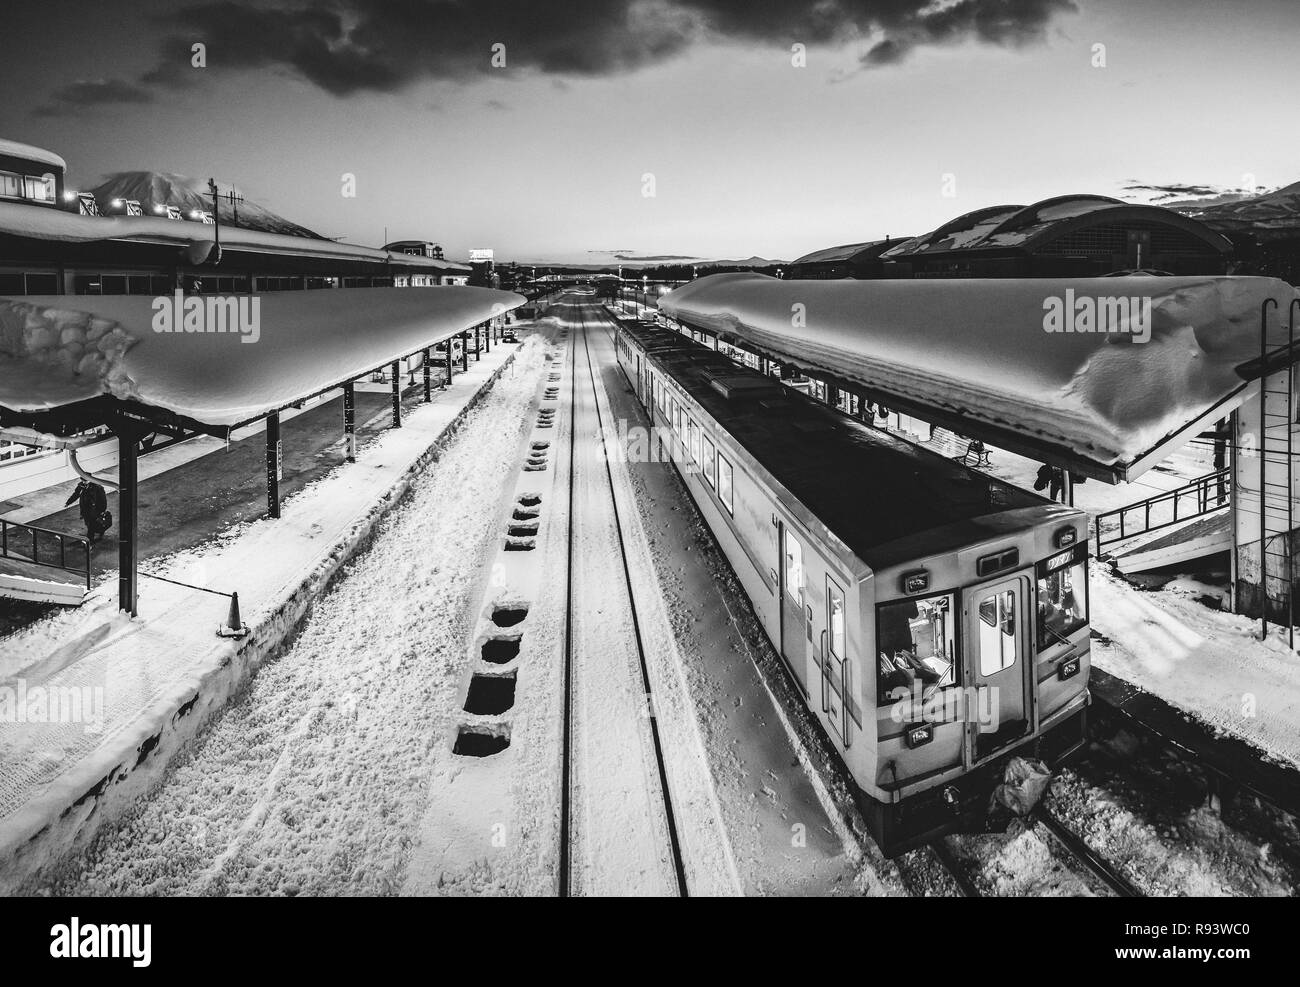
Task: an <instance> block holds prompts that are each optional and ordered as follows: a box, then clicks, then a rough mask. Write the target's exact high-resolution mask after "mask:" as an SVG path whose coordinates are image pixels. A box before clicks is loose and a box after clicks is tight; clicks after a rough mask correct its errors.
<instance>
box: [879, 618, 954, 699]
mask: <svg viewBox="0 0 1300 987" xmlns="http://www.w3.org/2000/svg"><path fill="white" fill-rule="evenodd" d="M954 612H955V611H954V604H953V595H952V594H951V593H945V594H942V595H939V596H930V597H926V598H924V599H909V600H899V601H897V602H896V603H883V604H881V605H880V606H878V607H877V608H876V646H877V647H876V650H877V653H878V655H879V660H878V661H877V663H876V705H878V706H888V705H890V704H891V703H895V702H897V701H899V700H900V699H909V698H919V699H921V700H922V701H925V700H927V699H929V698H930V697H931V696H932V695H934V694H935V693H936V692H938V691H939V690H941V689H949V688H953V687H955V686H956V685H957V663H956V660H955V656H956V654H957V622H956V620H955V619H954V617H953V613H954ZM918 693H919V695H918Z"/></svg>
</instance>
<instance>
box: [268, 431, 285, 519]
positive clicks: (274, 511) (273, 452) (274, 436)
mask: <svg viewBox="0 0 1300 987" xmlns="http://www.w3.org/2000/svg"><path fill="white" fill-rule="evenodd" d="M283 461H284V458H283V447H282V445H281V443H280V412H278V411H273V412H271V413H270V414H269V415H267V416H266V513H267V514H268V515H269V516H271V517H273V518H276V517H279V516H280V477H281V475H282V474H283V468H282V466H281V464H282V463H283Z"/></svg>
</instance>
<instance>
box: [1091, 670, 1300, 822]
mask: <svg viewBox="0 0 1300 987" xmlns="http://www.w3.org/2000/svg"><path fill="white" fill-rule="evenodd" d="M1088 688H1089V690H1090V692H1091V693H1092V698H1093V701H1094V703H1096V704H1098V705H1099V706H1100V707H1101V708H1102V711H1103V713H1106V714H1109V715H1111V716H1113V717H1114V718H1115V720H1116V722H1117V723H1119V724H1121V725H1124V726H1126V727H1128V728H1130V729H1131V730H1132V731H1133V732H1136V733H1139V734H1147V735H1150V736H1153V737H1156V738H1159V739H1160V740H1162V741H1164V742H1166V743H1169V744H1172V745H1173V746H1175V747H1178V748H1181V749H1182V750H1185V751H1187V752H1188V753H1190V754H1192V755H1194V756H1195V758H1196V760H1197V761H1198V762H1199V763H1200V764H1201V765H1203V766H1204V767H1205V768H1207V769H1208V770H1209V771H1210V772H1211V773H1212V774H1213V775H1215V776H1216V777H1217V779H1218V780H1219V783H1220V785H1221V786H1223V787H1225V788H1236V789H1238V790H1241V791H1245V792H1248V793H1249V794H1251V795H1253V796H1255V797H1257V798H1259V799H1261V800H1262V801H1264V802H1267V803H1268V804H1269V805H1272V806H1274V807H1276V808H1278V809H1281V810H1283V811H1284V812H1287V813H1290V814H1291V815H1293V816H1294V815H1300V768H1297V767H1296V766H1295V765H1292V764H1282V763H1280V762H1278V761H1275V760H1272V759H1268V758H1263V757H1261V756H1260V751H1259V750H1258V749H1257V748H1255V747H1252V746H1251V745H1250V744H1248V743H1246V742H1245V741H1243V740H1241V739H1239V738H1237V737H1234V736H1232V735H1231V734H1226V733H1224V732H1223V731H1222V730H1216V729H1215V728H1214V727H1212V726H1210V725H1209V724H1207V723H1205V722H1203V721H1201V720H1200V719H1198V718H1197V717H1195V716H1193V715H1190V714H1188V713H1186V712H1184V711H1183V710H1181V709H1178V708H1177V707H1175V706H1172V705H1170V704H1169V703H1167V702H1165V701H1164V700H1163V699H1161V698H1160V697H1159V696H1157V695H1155V694H1154V693H1151V692H1147V691H1146V690H1145V689H1142V688H1140V687H1139V686H1136V685H1134V684H1133V683H1131V682H1127V681H1125V680H1124V679H1121V678H1119V677H1118V676H1115V675H1111V674H1110V673H1109V672H1106V671H1104V670H1103V669H1100V668H1097V667H1096V666H1094V667H1093V668H1092V671H1091V672H1090V677H1089V682H1088Z"/></svg>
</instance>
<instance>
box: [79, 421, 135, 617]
mask: <svg viewBox="0 0 1300 987" xmlns="http://www.w3.org/2000/svg"><path fill="white" fill-rule="evenodd" d="M119 429H120V430H119V431H118V432H117V481H118V496H117V513H118V518H117V607H118V609H119V610H125V611H126V612H127V613H129V614H130V615H131V616H132V617H134V616H136V605H137V602H138V601H137V598H136V586H137V581H138V577H137V575H136V562H137V558H138V552H137V544H136V541H137V530H138V524H137V521H138V520H139V505H140V499H139V471H138V469H137V465H138V461H137V450H136V436H135V431H134V429H132V428H130V427H129V426H127V427H123V426H119ZM87 551H89V549H87Z"/></svg>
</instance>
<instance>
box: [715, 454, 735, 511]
mask: <svg viewBox="0 0 1300 987" xmlns="http://www.w3.org/2000/svg"><path fill="white" fill-rule="evenodd" d="M733 479H734V477H733V476H732V471H731V463H730V462H728V460H727V457H726V456H724V455H722V454H721V453H719V454H718V500H720V501H722V506H723V507H725V508H726V509H727V513H728V514H730V515H732V516H733V517H734V516H735V514H736V507H735V503H734V501H733V497H734V493H733V491H732V480H733Z"/></svg>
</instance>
